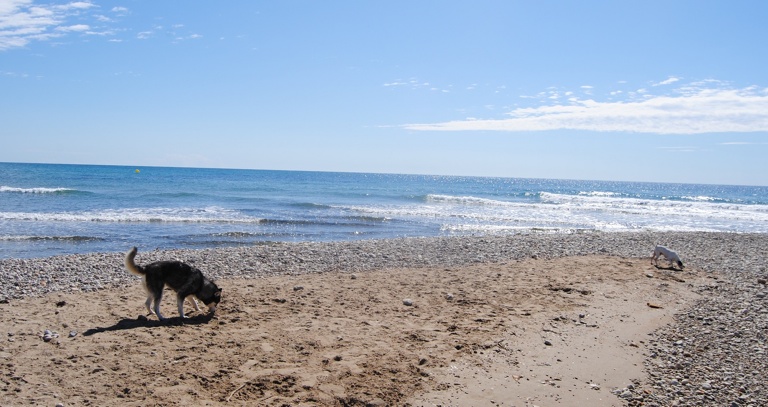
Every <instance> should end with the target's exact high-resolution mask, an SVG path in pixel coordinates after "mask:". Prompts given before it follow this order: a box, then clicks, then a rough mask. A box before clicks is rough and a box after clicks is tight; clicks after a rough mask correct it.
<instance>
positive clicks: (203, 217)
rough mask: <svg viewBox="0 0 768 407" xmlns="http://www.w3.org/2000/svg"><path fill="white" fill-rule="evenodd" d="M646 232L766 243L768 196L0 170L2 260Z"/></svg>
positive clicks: (444, 180) (379, 179) (402, 180)
mask: <svg viewBox="0 0 768 407" xmlns="http://www.w3.org/2000/svg"><path fill="white" fill-rule="evenodd" d="M643 230H648V231H718V232H735V233H747V232H749V233H768V187H765V186H735V185H699V184H673V183H649V182H615V181H579V180H560V179H531V178H493V177H468V176H440V175H409V174H369V173H341V172H314V171H271V170H243V169H210V168H170V167H127V166H102V165H63V164H62V165H60V164H26V163H0V259H2V258H34V257H48V256H55V255H65V254H76V253H86V252H123V251H126V250H127V249H129V248H130V247H132V246H138V247H139V248H140V249H141V250H152V249H201V248H214V247H231V246H249V245H254V244H268V243H271V242H304V241H314V242H327V241H351V240H360V239H389V238H400V237H432V236H468V235H474V236H479V235H510V234H518V233H578V232H585V231H600V232H622V231H643Z"/></svg>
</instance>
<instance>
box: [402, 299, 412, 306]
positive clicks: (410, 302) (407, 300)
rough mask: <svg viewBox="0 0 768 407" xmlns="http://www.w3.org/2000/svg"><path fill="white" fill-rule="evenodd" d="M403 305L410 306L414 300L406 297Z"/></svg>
mask: <svg viewBox="0 0 768 407" xmlns="http://www.w3.org/2000/svg"><path fill="white" fill-rule="evenodd" d="M403 305H405V306H407V307H410V306H412V305H413V300H412V299H410V298H406V299H404V300H403Z"/></svg>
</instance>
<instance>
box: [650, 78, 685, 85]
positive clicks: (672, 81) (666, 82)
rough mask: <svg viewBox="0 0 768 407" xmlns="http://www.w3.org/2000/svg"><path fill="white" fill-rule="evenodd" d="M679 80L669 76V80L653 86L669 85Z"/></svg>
mask: <svg viewBox="0 0 768 407" xmlns="http://www.w3.org/2000/svg"><path fill="white" fill-rule="evenodd" d="M679 80H680V78H675V77H674V76H670V77H669V78H667V80H664V81H661V82H659V83H657V84H655V85H653V86H661V85H671V84H673V83H675V82H678V81H679Z"/></svg>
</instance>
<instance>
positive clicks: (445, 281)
mask: <svg viewBox="0 0 768 407" xmlns="http://www.w3.org/2000/svg"><path fill="white" fill-rule="evenodd" d="M606 241H610V238H609V239H607V240H606ZM651 248H652V247H642V248H640V249H638V251H639V252H643V253H644V252H646V251H647V252H648V255H649V256H650V249H651ZM646 249H647V250H646ZM115 258H117V259H119V257H115ZM5 267H6V271H7V269H8V268H10V266H9V265H8V264H6V265H5ZM120 267H121V265H120V264H119V262H118V264H116V265H115V268H117V269H119V268H120ZM125 274H126V275H127V273H125ZM126 278H127V279H128V280H127V281H128V283H121V284H118V285H117V286H115V287H107V288H103V289H99V290H95V291H90V292H82V291H81V292H77V291H75V292H72V291H71V290H65V291H54V292H50V293H45V294H43V295H40V296H33V297H25V298H10V299H6V300H3V301H2V303H0V314H1V315H2V318H1V319H0V332H1V333H2V335H3V337H2V342H1V343H0V361H1V363H2V373H1V374H0V405H3V406H20V405H47V406H55V405H57V404H58V403H61V405H63V406H78V405H79V406H82V405H86V406H88V405H90V406H105V405H121V406H152V405H187V406H191V405H195V406H199V405H200V406H202V405H211V406H216V405H249V406H250V405H254V406H255V405H265V406H283V405H291V406H297V405H305V406H311V405H337V406H386V405H412V406H435V405H439V406H470V405H471V406H534V405H536V406H554V405H561V406H577V405H590V406H621V405H626V404H627V401H626V400H624V399H622V398H621V397H619V396H618V395H617V394H616V393H617V389H622V388H626V387H627V386H630V388H633V387H634V388H633V390H632V391H633V393H634V394H638V393H639V394H643V393H645V394H649V395H650V394H652V393H653V392H655V391H658V390H657V389H654V388H653V387H651V386H649V385H647V381H646V380H645V373H644V360H645V359H647V358H648V354H649V350H648V347H649V340H650V338H651V337H652V336H651V335H652V333H653V332H654V331H655V330H656V329H658V328H659V327H662V326H664V325H666V324H669V323H670V322H672V321H673V315H675V314H677V313H680V312H684V311H685V310H686V309H689V307H691V306H692V305H693V304H694V303H695V302H696V301H697V300H698V299H699V297H700V294H698V293H697V292H696V290H695V288H696V287H702V286H706V285H708V284H711V283H712V281H713V280H716V279H717V278H718V277H717V274H716V273H712V272H702V271H701V270H699V269H698V268H697V267H696V266H689V267H686V269H685V270H684V271H682V272H679V271H671V270H668V269H664V268H657V267H655V266H652V265H651V264H650V259H649V257H640V256H638V257H624V256H616V255H600V254H591V255H571V256H564V257H554V258H545V257H539V256H530V257H528V256H526V257H521V258H510V259H508V260H504V261H482V262H474V263H473V264H462V265H457V266H452V265H448V266H446V265H437V266H418V267H397V268H391V267H389V268H375V269H371V270H354V269H353V268H351V267H349V268H345V267H340V268H338V267H337V269H335V270H329V271H323V272H317V273H309V274H292V275H280V274H278V275H269V276H262V277H257V278H236V277H225V278H219V279H218V280H217V283H218V284H219V285H220V286H221V287H223V289H224V300H223V302H222V303H221V305H220V307H219V309H218V310H217V312H216V314H215V316H210V315H205V314H201V313H198V312H195V311H194V310H192V308H191V307H190V306H188V305H187V306H186V309H187V310H188V316H190V318H189V319H187V320H185V321H183V322H182V321H180V319H179V318H178V317H177V313H176V306H175V298H174V296H173V295H170V293H168V294H167V295H166V296H165V299H164V302H163V306H162V309H163V311H164V314H165V315H166V316H167V317H173V318H170V320H169V321H167V322H159V321H157V318H156V317H155V316H149V317H146V316H145V310H144V299H145V295H144V292H143V290H142V288H141V284H140V280H139V279H138V278H133V277H126ZM131 278H132V279H131ZM45 330H49V331H51V335H49V336H50V337H51V338H44V337H43V336H44V332H45ZM46 339H49V340H46Z"/></svg>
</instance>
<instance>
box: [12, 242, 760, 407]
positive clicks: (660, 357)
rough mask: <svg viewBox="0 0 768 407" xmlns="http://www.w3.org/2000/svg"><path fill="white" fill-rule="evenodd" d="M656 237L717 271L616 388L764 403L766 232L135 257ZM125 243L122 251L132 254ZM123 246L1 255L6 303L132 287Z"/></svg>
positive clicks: (525, 247) (460, 255)
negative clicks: (640, 368) (642, 371)
mask: <svg viewBox="0 0 768 407" xmlns="http://www.w3.org/2000/svg"><path fill="white" fill-rule="evenodd" d="M655 244H665V245H668V246H670V247H672V248H674V249H675V250H676V251H677V252H678V253H680V254H681V256H682V257H683V260H684V261H685V263H686V266H687V267H690V268H694V269H696V270H698V271H700V272H703V273H709V274H711V275H712V277H713V278H712V279H710V281H711V283H708V284H706V285H703V286H698V287H694V289H696V290H697V291H698V292H699V293H700V294H701V295H702V299H701V300H700V301H698V303H697V304H696V305H695V306H694V307H692V308H691V309H689V310H687V311H685V312H683V313H681V314H679V315H677V316H676V322H675V323H673V324H671V325H668V326H666V327H663V328H662V329H660V330H658V331H656V332H655V333H653V334H652V335H651V336H650V337H649V339H648V341H647V356H646V361H645V365H646V370H647V377H645V378H643V379H641V380H640V381H638V382H636V383H627V386H626V387H624V388H619V389H613V392H614V394H616V396H617V399H618V400H621V401H622V402H623V403H626V404H627V405H630V406H639V405H645V406H702V405H712V406H730V407H738V406H763V405H768V380H766V379H765V372H768V339H767V338H766V337H767V336H768V288H766V279H768V271H767V268H768V235H766V234H732V233H704V232H684V233H662V232H622V233H604V232H581V233H573V234H548V233H523V234H518V235H514V236H483V237H436V238H404V239H389V240H366V241H351V242H326V243H268V244H267V243H265V244H259V245H254V246H249V247H236V248H217V249H205V250H166V251H159V250H150V248H142V247H139V255H138V256H137V258H136V261H137V262H138V263H139V264H146V263H149V262H152V261H156V260H169V259H177V260H183V261H185V262H188V263H191V264H194V265H195V266H197V267H198V268H200V269H202V270H203V271H204V272H205V273H206V275H208V276H209V277H212V278H214V279H226V278H262V277H267V276H273V275H301V274H304V273H323V272H328V271H341V272H364V271H367V270H377V269H388V268H418V267H431V266H436V267H458V266H466V265H473V264H479V263H499V262H506V261H513V260H517V259H523V258H556V257H563V256H581V255H589V254H600V255H609V256H622V257H646V258H649V261H650V254H651V251H652V249H653V247H654V245H655ZM128 249H129V248H128V247H126V251H127V250H128ZM123 257H124V253H90V254H79V255H70V256H57V257H50V258H40V259H5V260H0V301H12V300H13V299H17V298H24V297H38V296H41V295H44V294H47V293H51V292H60V291H66V292H72V291H93V290H100V289H107V288H119V287H124V286H126V285H128V284H136V283H137V281H138V278H137V277H136V276H133V275H131V274H129V273H127V272H126V271H125V269H124V267H123Z"/></svg>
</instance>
